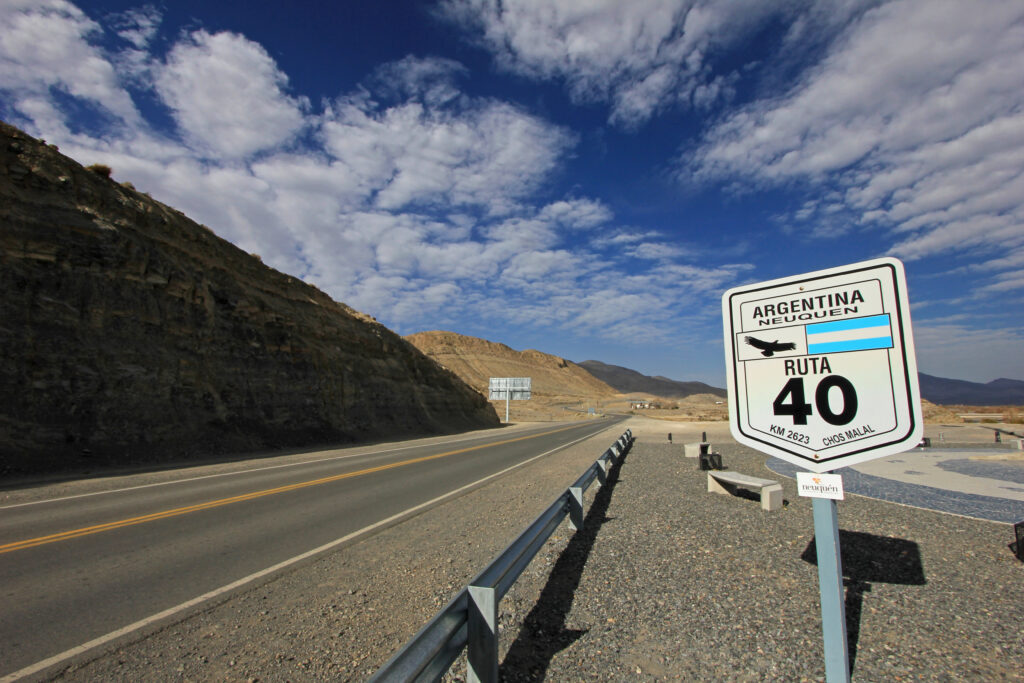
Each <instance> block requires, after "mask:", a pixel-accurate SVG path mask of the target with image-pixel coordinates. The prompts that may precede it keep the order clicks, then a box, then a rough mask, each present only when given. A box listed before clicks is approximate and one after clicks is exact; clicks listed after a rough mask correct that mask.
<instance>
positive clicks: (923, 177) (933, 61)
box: [683, 0, 1024, 282]
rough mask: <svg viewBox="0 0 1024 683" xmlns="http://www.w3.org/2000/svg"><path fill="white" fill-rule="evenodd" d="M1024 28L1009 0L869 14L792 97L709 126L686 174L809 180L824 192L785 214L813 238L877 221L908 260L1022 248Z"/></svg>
mask: <svg viewBox="0 0 1024 683" xmlns="http://www.w3.org/2000/svg"><path fill="white" fill-rule="evenodd" d="M1022 22H1024V5H1021V4H1020V3H1019V2H1014V1H1012V0H1007V1H1001V0H989V1H985V2H976V3H960V2H955V1H942V0H900V1H898V2H891V3H888V4H885V5H883V6H880V7H877V8H875V9H872V10H870V11H868V12H866V13H864V14H863V15H862V16H861V17H860V18H859V19H858V20H857V21H855V22H854V23H852V24H851V25H850V26H849V27H848V28H847V30H846V32H845V34H843V35H842V36H841V37H839V38H838V39H837V40H836V41H835V42H834V43H833V44H832V45H831V47H830V49H829V51H828V52H827V54H826V55H825V56H824V58H823V59H822V60H821V61H820V62H819V63H818V64H817V65H816V66H815V67H813V68H812V69H810V70H809V71H807V72H806V73H805V74H804V76H803V77H802V78H801V79H800V80H799V81H798V82H797V83H795V84H794V86H793V87H792V89H791V90H790V91H789V92H788V93H787V94H786V95H785V96H783V97H779V98H774V99H764V100H759V101H755V102H753V103H752V104H750V105H748V106H746V107H744V108H742V109H741V110H739V111H736V112H734V113H732V114H730V115H729V116H727V117H725V118H724V119H723V120H722V121H721V122H720V123H719V124H718V125H716V126H714V127H713V128H712V129H710V130H709V131H708V132H707V134H706V135H705V137H704V139H703V141H702V143H701V144H700V145H699V146H698V147H697V148H696V149H695V150H694V151H693V155H692V156H691V157H690V158H689V159H688V160H687V161H685V162H684V165H683V169H684V170H683V172H684V174H686V175H687V176H690V175H691V174H692V176H693V177H696V179H697V180H698V181H709V180H713V181H725V182H727V183H739V182H746V183H753V184H754V185H755V186H758V187H761V188H767V187H772V186H777V185H791V184H792V183H793V182H794V181H796V182H799V183H804V184H805V185H804V186H805V187H809V188H813V191H814V192H815V193H817V194H818V196H819V197H820V199H816V200H812V201H808V202H807V203H806V204H805V205H804V206H803V207H802V208H801V209H800V210H799V211H797V212H796V213H794V214H793V215H791V216H789V217H788V218H787V219H786V220H788V221H791V222H792V223H793V224H799V225H807V226H810V227H812V228H813V231H812V232H811V234H813V235H815V236H822V235H833V236H834V235H838V234H843V233H848V232H850V231H851V230H857V229H862V228H874V227H878V226H882V227H884V228H887V229H889V230H890V231H891V235H892V239H893V241H894V244H893V247H892V249H891V253H893V254H895V255H897V256H900V257H903V258H905V259H909V260H912V259H918V258H923V257H927V256H933V255H938V254H950V253H956V252H962V251H964V250H969V251H975V252H986V251H997V250H1005V249H1010V250H1014V249H1019V248H1020V247H1021V246H1022V245H1024V69H1022V68H1021V67H1020V64H1021V61H1020V60H1021V55H1022V54H1024V23H1022ZM1010 280H1012V278H1011V279H1010ZM1010 280H1006V281H1007V282H1008V281H1010Z"/></svg>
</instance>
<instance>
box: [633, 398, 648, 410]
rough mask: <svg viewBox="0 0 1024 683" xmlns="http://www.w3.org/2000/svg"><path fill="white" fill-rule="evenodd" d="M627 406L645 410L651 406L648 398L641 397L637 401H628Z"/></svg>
mask: <svg viewBox="0 0 1024 683" xmlns="http://www.w3.org/2000/svg"><path fill="white" fill-rule="evenodd" d="M629 407H630V408H631V409H632V410H647V409H649V408H650V407H651V401H650V399H642V400H639V401H630V402H629Z"/></svg>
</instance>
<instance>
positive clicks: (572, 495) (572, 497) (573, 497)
mask: <svg viewBox="0 0 1024 683" xmlns="http://www.w3.org/2000/svg"><path fill="white" fill-rule="evenodd" d="M568 499H569V524H571V525H572V528H573V531H579V530H580V529H582V528H583V488H582V487H579V486H570V487H569V495H568Z"/></svg>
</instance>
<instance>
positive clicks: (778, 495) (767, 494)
mask: <svg viewBox="0 0 1024 683" xmlns="http://www.w3.org/2000/svg"><path fill="white" fill-rule="evenodd" d="M781 508H782V484H774V485H772V486H765V487H764V488H763V489H761V509H762V510H766V511H768V512H771V511H772V510H779V509H781Z"/></svg>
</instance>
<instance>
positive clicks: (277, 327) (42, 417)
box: [0, 123, 498, 474]
mask: <svg viewBox="0 0 1024 683" xmlns="http://www.w3.org/2000/svg"><path fill="white" fill-rule="evenodd" d="M96 171H99V172H96ZM103 171H104V169H95V170H90V169H86V168H83V167H82V166H81V165H79V164H78V163H76V162H75V161H73V160H71V159H69V158H67V157H65V156H63V155H61V154H60V153H59V152H58V151H57V150H56V149H55V148H53V147H49V146H47V145H45V144H43V143H42V142H40V141H38V140H35V139H33V138H31V137H29V136H27V135H25V134H24V133H21V132H20V131H18V130H17V129H15V128H13V127H11V126H9V125H6V124H2V123H0V290H2V292H3V296H2V298H0V357H2V361H0V388H2V391H0V474H11V473H16V472H26V471H37V470H44V469H62V468H68V467H80V466H81V465H83V464H86V463H92V462H97V461H104V462H112V463H129V462H139V461H147V460H152V459H157V458H164V457H173V458H180V457H183V456H190V455H197V454H207V453H216V452H223V451H232V450H241V449H245V450H248V449H260V448H267V447H279V446H301V445H307V444H312V443H323V442H335V441H351V440H356V439H364V438H368V437H379V436H385V435H386V436H397V435H401V434H412V433H425V432H435V433H436V432H446V431H454V430H458V429H463V428H471V427H483V426H489V425H497V424H498V419H497V416H496V415H495V413H494V410H493V409H492V408H491V406H490V404H489V403H488V402H487V400H486V399H485V397H484V396H482V395H481V394H480V393H479V392H477V391H474V390H473V389H471V388H470V387H468V386H467V385H466V384H465V383H463V382H462V381H461V380H460V379H459V378H458V377H456V376H455V375H454V374H452V373H450V372H448V371H446V370H444V369H443V368H441V367H440V366H439V365H438V364H437V363H435V362H434V361H432V360H430V359H429V358H427V357H426V356H424V355H423V354H422V353H421V352H420V351H418V350H417V349H416V348H415V347H413V346H412V345H411V344H409V343H408V342H406V341H405V340H403V339H402V338H401V337H399V336H398V335H396V334H394V333H392V332H391V331H390V330H388V329H386V328H385V327H384V326H383V325H380V324H379V323H377V322H376V321H374V320H373V319H372V318H370V317H368V316H365V315H363V314H360V313H358V312H356V311H354V310H352V309H351V308H349V307H347V306H345V305H344V304H341V303H338V302H335V301H333V300H331V298H330V297H328V296H327V295H326V294H324V293H323V292H321V291H319V290H318V289H316V288H314V287H312V286H310V285H307V284H305V283H303V282H301V281H299V280H297V279H295V278H292V277H289V276H288V275H285V274H283V273H280V272H278V271H276V270H273V269H272V268H268V267H267V266H265V265H263V263H261V262H260V260H259V259H258V257H255V256H252V255H249V254H247V253H245V252H243V251H241V250H240V249H238V248H236V247H234V246H233V245H232V244H230V243H229V242H227V241H225V240H223V239H221V238H219V237H217V236H216V235H215V234H213V233H212V232H211V231H210V230H209V229H208V228H206V227H205V226H201V225H198V224H197V223H195V222H193V221H192V220H190V219H189V218H187V217H186V216H184V215H183V214H182V213H180V212H179V211H176V210H174V209H172V208H170V207H168V206H165V205H163V204H161V203H160V202H157V201H154V200H153V199H151V198H149V197H148V196H146V195H143V194H140V193H138V192H135V191H134V190H133V189H131V188H130V186H123V185H120V184H118V183H116V182H115V181H113V180H111V179H110V178H109V177H107V174H105V173H104V172H103ZM108 171H109V170H108Z"/></svg>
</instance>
